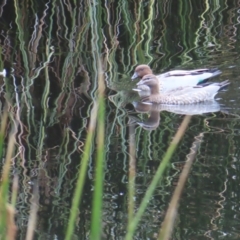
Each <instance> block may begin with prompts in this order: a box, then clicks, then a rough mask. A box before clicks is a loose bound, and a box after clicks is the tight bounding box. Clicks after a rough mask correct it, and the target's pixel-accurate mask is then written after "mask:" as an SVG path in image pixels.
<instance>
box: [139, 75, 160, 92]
mask: <svg viewBox="0 0 240 240" xmlns="http://www.w3.org/2000/svg"><path fill="white" fill-rule="evenodd" d="M137 87H138V88H140V89H141V88H143V87H145V88H149V90H150V94H151V95H154V94H159V83H158V79H157V77H156V76H155V75H153V74H147V75H145V76H144V77H143V78H142V79H141V80H140V81H139V82H138V83H137Z"/></svg>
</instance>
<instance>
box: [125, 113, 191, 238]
mask: <svg viewBox="0 0 240 240" xmlns="http://www.w3.org/2000/svg"><path fill="white" fill-rule="evenodd" d="M190 120H191V116H185V118H184V120H183V121H182V123H181V125H180V127H179V129H178V131H177V133H176V135H175V136H174V138H173V140H172V142H171V143H170V145H169V147H168V149H167V152H166V153H165V156H164V157H163V160H162V162H161V164H160V165H159V167H158V169H157V171H156V174H155V175H154V177H153V180H152V182H151V184H150V185H149V187H148V189H147V191H146V194H145V196H144V198H143V200H142V202H141V204H140V206H139V209H138V211H137V213H136V215H135V217H134V218H133V219H132V222H131V223H130V225H129V229H128V232H127V234H126V237H125V239H126V240H132V239H133V234H134V232H135V230H136V228H137V224H138V223H139V221H140V219H141V217H142V215H143V213H144V211H145V209H146V207H147V205H148V203H149V202H150V199H151V197H152V194H153V192H154V190H155V188H156V187H157V185H158V184H159V181H160V180H161V178H162V176H163V173H164V170H165V169H166V167H167V166H168V163H169V161H170V159H171V157H172V155H173V153H174V151H175V150H176V147H177V145H178V143H179V141H180V140H181V138H182V136H183V135H184V133H185V131H186V129H187V126H188V124H189V122H190Z"/></svg>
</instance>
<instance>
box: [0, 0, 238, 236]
mask: <svg viewBox="0 0 240 240" xmlns="http://www.w3.org/2000/svg"><path fill="white" fill-rule="evenodd" d="M3 2H4V1H3ZM19 2H21V3H19ZM177 2H178V3H177ZM0 16H1V19H0V27H1V36H0V39H1V58H0V68H1V70H2V69H3V68H6V69H7V70H8V72H9V74H8V76H7V77H6V78H2V77H0V81H1V86H2V87H1V105H2V109H3V106H4V105H5V104H6V103H8V104H9V106H11V107H9V113H10V121H9V126H8V131H10V128H11V125H13V124H15V123H17V124H18V125H19V127H18V129H19V130H18V134H17V149H16V157H15V159H14V163H13V166H12V172H11V177H12V176H13V175H14V174H18V175H19V196H18V199H17V206H16V208H17V217H16V223H17V226H18V238H17V239H25V236H26V228H27V222H28V218H29V210H30V200H31V196H32V188H33V185H34V184H36V182H37V181H38V184H39V211H38V220H37V226H36V235H35V239H64V236H65V229H66V226H67V224H68V217H69V211H70V206H71V201H72V196H73V191H74V187H75V184H76V178H77V173H78V169H79V164H80V159H81V156H82V150H83V146H84V142H85V139H86V134H87V129H86V127H87V126H88V123H89V118H90V115H91V109H92V106H93V99H94V98H95V92H96V89H97V77H98V71H97V59H98V58H99V57H101V58H102V59H103V65H104V70H105V80H106V85H107V91H106V106H107V109H106V113H107V116H106V125H105V127H106V130H105V133H106V138H105V149H106V167H105V181H104V203H103V204H104V205H103V208H104V209H103V218H102V224H103V237H102V239H124V236H125V233H126V223H127V181H128V161H129V154H128V151H129V149H128V147H129V125H130V124H132V123H134V122H135V123H136V121H137V122H140V123H141V124H139V125H138V124H135V125H134V128H135V133H134V134H135V140H136V160H137V166H136V172H137V176H136V202H135V204H136V206H138V205H139V204H140V202H141V199H142V197H143V195H144V193H145V191H146V189H147V187H148V186H149V183H150V182H151V180H152V176H153V175H154V174H155V172H156V169H157V167H158V166H159V163H160V162H161V159H162V157H163V155H164V152H165V151H166V149H167V147H168V144H169V143H170V141H171V139H172V137H173V136H174V134H175V132H176V130H177V129H178V127H179V125H180V123H181V122H182V119H183V117H184V114H176V113H174V112H171V111H166V110H167V109H160V110H161V111H160V110H159V111H158V112H157V114H155V115H154V114H152V113H151V111H149V109H142V108H141V109H138V112H136V111H135V110H134V106H133V104H132V103H133V101H135V100H136V99H137V96H136V95H135V94H134V93H133V92H132V91H130V90H131V89H132V87H134V86H135V82H131V81H130V76H131V75H132V74H133V70H134V67H135V66H136V65H137V64H139V63H147V64H149V65H150V66H151V67H152V68H153V69H154V72H156V73H160V72H164V71H167V70H170V69H193V68H203V67H209V68H212V67H218V68H219V69H220V70H221V71H222V74H221V75H220V76H218V77H216V78H214V79H213V80H212V81H223V80H226V79H229V81H230V82H231V85H230V86H229V87H228V89H226V90H225V91H223V92H221V93H219V94H218V95H217V96H216V99H217V102H218V105H217V107H218V108H219V109H218V111H215V112H214V113H205V114H202V115H194V116H193V117H192V120H191V123H190V125H189V127H188V129H187V132H186V134H185V136H184V137H183V140H182V141H181V143H180V145H179V147H178V149H177V151H176V153H175V154H174V156H173V158H172V161H171V165H170V166H169V168H168V170H167V173H166V175H165V177H164V179H163V181H162V182H161V183H160V184H159V186H158V188H157V189H156V191H155V192H154V196H153V198H152V200H151V202H150V203H149V205H148V208H147V211H146V213H145V215H144V218H143V219H142V220H141V222H140V224H139V227H138V229H137V231H136V234H135V238H134V239H156V236H157V234H158V232H159V228H160V225H161V222H162V220H163V218H164V216H165V212H166V209H167V207H168V204H169V200H170V199H171V196H172V193H173V191H174V189H175V186H176V183H177V181H178V178H179V174H180V173H181V170H182V167H183V165H184V163H185V161H186V159H187V157H186V155H187V154H188V153H189V152H190V147H191V146H192V143H193V142H194V140H195V137H196V136H199V134H202V135H203V141H202V143H201V146H200V150H199V151H198V153H197V156H196V159H195V161H194V165H193V167H192V169H191V173H190V175H189V178H188V180H187V183H186V186H185V189H184V192H183V195H182V197H181V201H180V207H179V215H178V216H177V220H176V225H175V228H174V231H173V237H172V239H182V240H186V239H194V240H196V239H201V240H202V239H226V240H230V239H240V195H239V193H240V121H239V115H240V107H239V104H240V94H239V92H240V81H239V79H240V70H239V69H240V59H239V49H240V28H239V23H240V3H239V1H235V0H231V1H230V0H229V1H214V0H212V1H210V0H209V1H172V0H170V1H169V0H162V1H156V2H153V1H144V2H141V3H140V2H139V3H138V2H137V1H126V0H119V1H102V2H100V1H99V2H95V1H91V2H90V1H87V0H81V1H77V3H76V5H75V4H74V1H60V0H55V1H51V2H47V1H25V0H23V1H17V0H15V1H6V3H1V5H0ZM207 107H208V106H207ZM190 111H192V110H190ZM210 112H211V111H210ZM146 129H152V131H149V130H146ZM95 153H96V148H95V147H94V146H93V147H92V155H91V156H92V157H91V159H90V162H89V168H88V173H87V179H86V185H85V189H84V197H83V200H82V202H81V206H80V208H79V209H80V210H79V214H78V222H77V226H76V229H75V238H74V239H88V236H89V233H90V230H89V228H90V217H91V200H92V192H93V176H94V160H95ZM0 166H1V167H2V164H0Z"/></svg>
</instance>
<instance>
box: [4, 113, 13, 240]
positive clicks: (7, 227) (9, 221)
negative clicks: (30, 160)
mask: <svg viewBox="0 0 240 240" xmlns="http://www.w3.org/2000/svg"><path fill="white" fill-rule="evenodd" d="M7 117H8V114H7V111H6V110H5V111H4V113H3V117H2V124H1V131H0V139H1V140H0V149H1V154H2V149H3V140H4V134H5V129H6V125H7ZM14 145H15V134H14V131H12V132H11V133H10V135H9V140H8V147H7V153H6V160H5V164H4V166H3V172H2V179H1V180H2V181H1V186H0V216H1V217H0V238H1V239H8V240H12V239H14V238H15V235H16V231H17V227H16V225H15V222H14V214H15V209H14V206H13V205H10V204H9V203H8V199H9V173H10V169H11V163H12V155H13V152H14Z"/></svg>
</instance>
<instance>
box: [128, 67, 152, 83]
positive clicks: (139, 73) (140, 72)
mask: <svg viewBox="0 0 240 240" xmlns="http://www.w3.org/2000/svg"><path fill="white" fill-rule="evenodd" d="M147 74H152V69H151V68H150V67H149V66H148V65H146V64H141V65H138V66H137V67H136V68H135V71H134V74H133V75H132V77H131V79H132V80H133V79H135V78H138V77H139V78H142V77H143V76H145V75H147Z"/></svg>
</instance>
